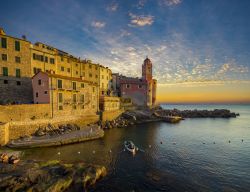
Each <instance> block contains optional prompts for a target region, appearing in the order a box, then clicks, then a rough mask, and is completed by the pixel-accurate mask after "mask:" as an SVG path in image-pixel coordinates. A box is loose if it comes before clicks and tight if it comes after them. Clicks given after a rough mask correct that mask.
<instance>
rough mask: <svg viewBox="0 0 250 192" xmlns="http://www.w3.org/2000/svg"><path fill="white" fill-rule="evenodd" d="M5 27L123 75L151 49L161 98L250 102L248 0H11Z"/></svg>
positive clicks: (0, 19) (136, 71)
mask: <svg viewBox="0 0 250 192" xmlns="http://www.w3.org/2000/svg"><path fill="white" fill-rule="evenodd" d="M1 8H2V9H1V14H0V27H2V28H4V29H5V31H6V33H7V34H9V35H12V36H18V37H21V35H23V34H25V35H26V36H27V39H28V40H30V41H31V42H33V43H35V42H36V41H40V42H44V43H47V44H49V45H52V46H54V47H57V48H59V49H62V50H64V51H67V52H69V53H71V54H73V55H75V56H77V57H81V58H88V59H91V60H92V61H93V62H97V63H101V64H103V65H106V66H108V67H110V68H111V69H112V71H113V72H119V73H122V74H124V75H130V76H140V75H141V64H142V62H143V60H144V59H145V57H146V56H148V57H149V58H150V59H151V60H152V62H153V67H154V71H153V74H154V77H155V78H156V79H158V83H159V85H158V90H157V91H158V101H159V102H169V103H171V102H175V103H178V102H250V69H249V68H250V62H249V61H250V11H249V10H250V1H249V0H84V1H83V0H64V1H62V0H60V1H59V0H43V1H39V0H25V1H20V0H8V1H3V2H1Z"/></svg>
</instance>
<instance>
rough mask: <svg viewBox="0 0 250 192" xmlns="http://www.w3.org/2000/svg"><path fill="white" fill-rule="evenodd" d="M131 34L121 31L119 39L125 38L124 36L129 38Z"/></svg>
mask: <svg viewBox="0 0 250 192" xmlns="http://www.w3.org/2000/svg"><path fill="white" fill-rule="evenodd" d="M130 35H131V33H130V32H129V31H127V30H125V29H121V34H120V37H126V36H130Z"/></svg>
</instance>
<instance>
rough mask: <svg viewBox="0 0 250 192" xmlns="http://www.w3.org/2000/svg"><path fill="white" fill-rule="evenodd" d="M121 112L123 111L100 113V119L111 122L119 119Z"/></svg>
mask: <svg viewBox="0 0 250 192" xmlns="http://www.w3.org/2000/svg"><path fill="white" fill-rule="evenodd" d="M123 112H124V111H123V110H115V111H103V112H102V113H101V119H102V121H112V120H114V119H116V118H117V117H119V116H120V115H121V114H122V113H123Z"/></svg>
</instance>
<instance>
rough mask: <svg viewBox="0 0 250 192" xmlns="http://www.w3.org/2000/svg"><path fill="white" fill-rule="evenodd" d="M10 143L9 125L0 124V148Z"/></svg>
mask: <svg viewBox="0 0 250 192" xmlns="http://www.w3.org/2000/svg"><path fill="white" fill-rule="evenodd" d="M8 141H9V123H0V146H2V145H5V144H6V143H7V142H8Z"/></svg>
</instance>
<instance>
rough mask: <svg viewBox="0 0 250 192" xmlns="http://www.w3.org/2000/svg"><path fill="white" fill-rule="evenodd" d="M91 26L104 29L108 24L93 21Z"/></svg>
mask: <svg viewBox="0 0 250 192" xmlns="http://www.w3.org/2000/svg"><path fill="white" fill-rule="evenodd" d="M91 26H92V27H95V28H103V27H105V26H106V23H105V22H102V21H93V22H92V23H91Z"/></svg>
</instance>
